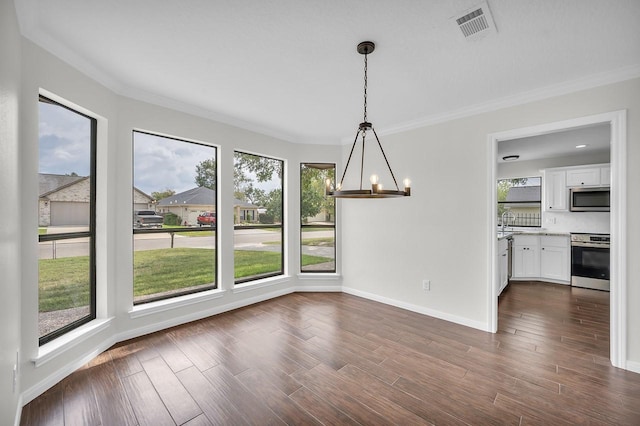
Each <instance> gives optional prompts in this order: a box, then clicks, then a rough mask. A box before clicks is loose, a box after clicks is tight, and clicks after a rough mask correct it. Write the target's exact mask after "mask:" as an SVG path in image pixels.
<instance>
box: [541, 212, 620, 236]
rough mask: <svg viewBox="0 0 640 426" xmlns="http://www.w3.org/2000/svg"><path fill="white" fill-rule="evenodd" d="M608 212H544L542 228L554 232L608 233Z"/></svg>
mask: <svg viewBox="0 0 640 426" xmlns="http://www.w3.org/2000/svg"><path fill="white" fill-rule="evenodd" d="M610 217H611V215H610V213H609V212H554V213H551V212H544V213H543V214H542V219H543V224H542V228H544V229H546V230H548V231H555V232H588V233H596V234H609V233H610V222H611V221H610Z"/></svg>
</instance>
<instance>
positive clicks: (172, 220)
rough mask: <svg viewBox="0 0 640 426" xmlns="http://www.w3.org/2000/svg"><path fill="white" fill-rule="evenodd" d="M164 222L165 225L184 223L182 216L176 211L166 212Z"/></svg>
mask: <svg viewBox="0 0 640 426" xmlns="http://www.w3.org/2000/svg"><path fill="white" fill-rule="evenodd" d="M164 224H165V225H182V222H181V221H180V216H178V215H177V214H175V213H166V214H165V215H164Z"/></svg>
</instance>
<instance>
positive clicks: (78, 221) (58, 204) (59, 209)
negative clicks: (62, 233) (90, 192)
mask: <svg viewBox="0 0 640 426" xmlns="http://www.w3.org/2000/svg"><path fill="white" fill-rule="evenodd" d="M51 225H52V226H70V225H86V226H88V225H89V203H73V202H67V201H52V202H51Z"/></svg>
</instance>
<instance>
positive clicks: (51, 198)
mask: <svg viewBox="0 0 640 426" xmlns="http://www.w3.org/2000/svg"><path fill="white" fill-rule="evenodd" d="M38 185H39V191H38V192H39V195H40V196H39V199H38V226H42V227H46V226H89V217H90V214H89V194H90V189H91V182H90V180H89V178H88V177H85V176H71V175H56V174H49V173H40V174H38ZM133 202H134V208H135V209H136V210H145V209H152V208H153V198H152V197H151V196H150V195H147V194H145V193H144V192H142V191H140V190H139V189H137V188H133Z"/></svg>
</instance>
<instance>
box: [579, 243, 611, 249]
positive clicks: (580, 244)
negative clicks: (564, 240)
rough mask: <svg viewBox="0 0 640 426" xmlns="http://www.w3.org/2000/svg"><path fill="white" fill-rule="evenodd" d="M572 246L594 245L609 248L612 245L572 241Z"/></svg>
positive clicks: (594, 246)
mask: <svg viewBox="0 0 640 426" xmlns="http://www.w3.org/2000/svg"><path fill="white" fill-rule="evenodd" d="M571 246H572V247H593V248H602V249H608V248H609V247H610V245H609V244H602V243H585V242H572V243H571Z"/></svg>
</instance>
